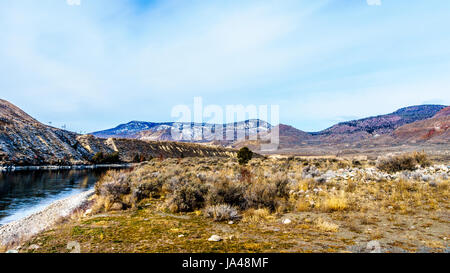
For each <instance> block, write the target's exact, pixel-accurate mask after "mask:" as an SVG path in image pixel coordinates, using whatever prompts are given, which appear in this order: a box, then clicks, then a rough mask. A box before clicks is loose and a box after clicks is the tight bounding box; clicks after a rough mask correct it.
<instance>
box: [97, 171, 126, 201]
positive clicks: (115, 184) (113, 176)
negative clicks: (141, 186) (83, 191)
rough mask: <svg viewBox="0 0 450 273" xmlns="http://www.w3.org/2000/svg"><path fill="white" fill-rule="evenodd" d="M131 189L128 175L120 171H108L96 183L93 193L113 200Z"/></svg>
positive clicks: (116, 199)
mask: <svg viewBox="0 0 450 273" xmlns="http://www.w3.org/2000/svg"><path fill="white" fill-rule="evenodd" d="M130 190H131V186H130V180H129V176H128V175H127V174H125V173H122V172H117V171H109V172H108V173H107V174H106V175H105V176H104V177H103V178H102V179H101V180H100V181H99V182H98V183H97V184H96V185H95V193H96V194H97V195H99V196H105V197H110V198H111V199H112V200H113V201H119V200H121V198H122V196H123V195H126V194H129V193H130Z"/></svg>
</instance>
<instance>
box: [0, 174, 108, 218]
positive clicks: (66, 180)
mask: <svg viewBox="0 0 450 273" xmlns="http://www.w3.org/2000/svg"><path fill="white" fill-rule="evenodd" d="M106 171H107V169H94V170H92V169H91V170H58V171H23V172H6V173H1V172H0V225H2V224H5V223H8V222H11V221H14V220H17V219H20V218H23V217H26V216H28V215H30V214H32V213H34V212H36V211H39V210H40V209H42V208H44V207H45V206H47V205H49V204H50V203H52V202H54V201H56V200H59V199H62V198H65V197H68V196H70V195H72V194H76V193H79V192H83V191H86V190H89V189H90V188H92V187H93V185H94V184H95V183H96V182H97V181H98V179H99V178H100V177H101V176H102V175H103V174H104V173H105V172H106Z"/></svg>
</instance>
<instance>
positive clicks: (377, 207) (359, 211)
mask: <svg viewBox="0 0 450 273" xmlns="http://www.w3.org/2000/svg"><path fill="white" fill-rule="evenodd" d="M356 163H357V164H358V165H367V164H368V163H367V162H364V161H361V162H351V161H348V160H344V161H340V160H337V159H323V158H322V159H318V160H314V159H311V158H309V159H306V160H305V159H296V158H291V159H264V158H257V159H253V160H252V161H250V162H249V163H248V164H247V166H246V167H245V168H242V167H241V166H239V164H238V162H237V160H235V159H219V158H184V159H165V160H158V159H154V160H152V161H150V162H148V163H146V164H143V165H142V166H140V167H138V168H136V169H134V170H132V171H120V172H110V173H108V174H107V175H106V176H105V177H103V179H101V181H100V182H99V183H98V184H97V186H96V195H95V197H94V200H93V201H94V202H93V203H94V204H93V206H92V211H93V215H92V217H95V214H96V213H98V212H110V213H123V216H120V217H119V216H118V217H117V218H116V217H113V218H111V219H110V220H108V221H109V225H110V226H109V227H108V229H107V230H101V232H103V233H104V232H107V233H108V234H109V236H111V237H113V238H115V239H114V240H122V239H120V238H118V236H119V235H120V233H118V230H120V232H124V233H127V232H130V234H131V235H130V236H135V237H136V242H135V243H134V244H139V242H140V241H139V240H147V239H146V238H144V237H142V236H143V235H144V234H145V236H149V237H152V238H158V236H166V235H165V232H166V230H167V228H165V229H164V227H165V226H166V224H167V222H169V221H168V220H167V219H163V218H160V214H163V215H166V217H170V218H171V219H172V218H174V219H182V224H180V223H175V222H174V223H173V226H172V227H171V228H173V229H174V230H177V231H178V230H180V229H182V227H184V226H185V225H188V226H189V225H191V224H192V225H191V226H192V229H191V230H190V231H189V232H190V233H191V234H194V235H195V236H197V237H195V236H194V235H192V236H194V237H193V238H199V237H201V238H203V237H206V238H203V239H202V240H200V239H199V240H198V242H199V243H200V244H201V245H202V250H205V251H210V250H211V248H208V247H206V246H204V245H203V242H204V241H207V238H208V237H207V236H206V235H205V234H198V233H199V231H198V230H197V229H199V228H200V226H201V230H202V232H207V233H208V234H207V235H209V236H210V235H211V234H209V233H210V231H209V229H210V228H211V227H218V228H217V230H216V232H217V233H218V234H221V232H224V231H226V230H230V229H232V230H235V229H239V230H242V233H241V236H244V237H246V238H252V239H247V241H245V242H242V243H243V245H240V246H242V247H247V246H249V245H252V248H250V249H255V250H256V249H258V250H260V249H261V248H259V246H261V242H262V241H264V242H265V243H267V244H269V245H271V247H275V248H276V249H278V250H279V251H282V250H283V248H282V246H283V245H284V247H287V245H286V244H287V242H292V241H293V240H296V239H293V238H292V237H290V235H289V234H292V236H297V237H295V238H297V239H298V240H300V241H302V242H308V243H310V244H312V245H313V244H314V242H315V241H316V240H319V239H318V237H317V236H319V237H321V236H323V237H321V238H322V240H325V239H323V238H326V240H328V242H329V243H332V244H338V243H337V242H336V241H334V242H330V240H331V241H332V240H333V239H332V238H334V237H330V236H338V235H337V234H346V235H347V236H346V238H342V241H339V242H340V243H341V245H348V244H349V243H350V241H351V240H352V239H348V238H357V237H358V238H359V237H361V238H362V239H361V240H363V241H364V240H372V239H377V240H378V239H383V240H385V239H386V238H391V239H397V238H396V237H393V236H394V235H395V234H397V233H399V234H400V230H401V231H402V232H403V231H404V230H408V229H409V227H410V226H412V225H416V226H419V227H420V228H428V227H431V228H435V229H437V230H438V233H436V234H439V236H440V237H434V239H433V240H439V238H443V237H444V236H442V232H444V233H445V230H444V229H443V228H442V226H445V225H448V222H445V220H443V219H442V215H443V214H445V213H448V209H449V199H448V196H450V187H449V181H448V180H443V181H437V182H436V184H435V185H430V183H428V182H423V181H415V180H403V179H396V180H394V179H390V180H385V181H379V182H376V181H370V180H367V179H366V178H365V177H364V176H362V175H358V174H357V175H356V176H354V177H348V178H345V180H341V181H334V180H331V181H328V182H316V181H315V180H314V179H303V178H302V171H303V169H304V168H305V167H307V166H317V167H318V170H319V171H320V172H322V173H325V172H326V171H327V170H329V169H337V168H339V167H341V166H352V164H356ZM149 203H150V204H152V206H151V207H148V206H147V204H149ZM119 210H121V211H119ZM128 210H130V212H129V211H128ZM111 211H112V212H111ZM144 212H145V213H144ZM134 215H142V217H141V218H143V219H145V218H147V217H149V218H151V219H153V220H154V219H157V221H160V226H161V228H162V229H164V230H165V231H158V232H156V231H154V229H155V227H154V226H152V225H151V223H149V224H147V223H143V221H144V220H142V219H141V218H139V217H138V218H136V219H135V216H134ZM148 215H152V216H151V217H150V216H148ZM419 216H420V217H421V218H420V219H419V220H414V221H413V220H411V219H415V218H416V217H419ZM130 217H131V220H130V219H129V218H130ZM152 217H153V218H152ZM179 217H181V218H179ZM184 217H187V218H184ZM81 218H83V217H81ZM188 218H190V219H195V225H194V224H193V222H192V221H193V220H188ZM285 218H290V219H291V220H293V222H292V224H290V225H284V224H282V221H281V220H282V219H285ZM133 219H134V220H133ZM294 219H296V220H294ZM399 219H403V220H402V221H400V220H399ZM119 220H120V221H121V223H122V222H123V223H124V225H125V226H124V227H123V228H122V227H120V228H119V226H117V225H116V222H118V221H119ZM153 220H151V221H153ZM228 220H233V221H234V222H235V223H234V224H233V225H228V224H227V223H226V221H228ZM180 221H181V220H180ZM421 221H422V222H426V223H427V225H426V227H425V225H421V224H420V223H421ZM413 222H417V223H418V224H415V223H414V224H413ZM380 223H383V225H382V226H381V224H380ZM121 225H122V224H121ZM223 225H225V227H223ZM206 226H208V228H205V227H206ZM422 226H424V227H422ZM219 227H220V228H219ZM268 227H270V229H271V230H281V231H279V232H275V233H270V230H269V231H267V229H266V228H268ZM83 228H84V229H83V230H82V234H83V236H86V237H82V238H86V240H90V239H87V238H89V236H90V235H91V232H93V233H95V232H100V231H99V230H97V228H96V229H95V230H92V228H91V225H90V224H86V225H85V226H84V227H83ZM141 229H143V230H141ZM152 230H153V231H152ZM71 232H72V231H71ZM77 232H81V231H79V230H75V234H78V233H77ZM155 232H156V233H155ZM267 232H269V233H267ZM310 232H312V233H313V235H310V234H309V233H310ZM424 232H425V231H422V233H418V234H419V235H420V234H425V233H428V232H429V231H426V232H425V233H424ZM71 234H73V233H71ZM95 234H96V233H95ZM139 234H142V236H140V235H139ZM158 234H159V235H158ZM182 234H184V233H182ZM233 234H234V233H232V234H231V235H233ZM393 234H394V235H393ZM157 235H158V236H157ZM231 235H230V236H231ZM444 235H445V236H446V237H448V236H447V235H448V230H447V234H444ZM61 236H62V235H61ZM70 236H72V237H73V236H74V235H70ZM105 236H106V235H105ZM120 236H122V235H120ZM120 236H119V237H120ZM175 236H178V234H176V235H175ZM267 236H272V237H270V238H276V240H277V241H276V242H275V241H274V242H271V241H267V240H269V239H268V237H267ZM411 236H412V235H411ZM416 236H417V235H416ZM75 237H76V236H75ZM106 238H108V237H106ZM177 238H178V237H177ZM254 238H259V239H258V240H256V241H252V240H253V239H254ZM111 240H112V239H111ZM155 240H158V239H155ZM167 240H168V242H162V241H161V242H159V241H158V242H153V243H154V244H158V245H159V246H160V247H161V248H156V250H161V251H166V250H170V251H175V252H177V251H179V249H192V246H190V245H186V244H183V245H182V246H180V245H178V246H177V243H174V244H172V243H170V242H173V241H175V242H179V244H181V242H180V241H178V239H176V240H174V239H173V238H172V239H170V238H167ZM386 240H387V239H386ZM423 240H428V238H423ZM196 242H197V241H196ZM91 243H92V244H95V245H96V246H98V247H100V248H101V249H103V246H102V245H101V244H100V243H105V241H102V240H100V241H98V242H97V241H95V242H92V241H86V245H90V244H91ZM123 244H125V243H123ZM149 244H150V243H149ZM227 244H228V243H224V244H223V248H221V249H222V250H224V251H227V247H226V246H227ZM230 244H232V242H231V241H230ZM275 244H276V246H275ZM318 244H319V243H318ZM125 245H126V244H125ZM167 245H169V246H170V247H166V246H167ZM294 245H298V244H294ZM319 245H320V244H319ZM436 245H437V244H436ZM126 246H127V247H129V249H133V248H132V245H126ZM234 246H236V245H233V247H234ZM257 246H258V247H257ZM48 247H49V249H52V248H51V247H52V245H51V244H48ZM146 247H150V245H146ZM177 247H178V248H177ZM150 248H151V249H154V248H152V247H150ZM233 249H238V250H240V251H242V250H245V251H247V250H248V249H245V248H233ZM270 249H272V248H270ZM122 250H123V249H122ZM295 250H298V249H290V251H295ZM341 250H342V249H341ZM105 251H107V250H105ZM196 251H197V250H196ZM265 251H267V249H265ZM269 251H270V250H269ZM314 251H320V249H315V250H314Z"/></svg>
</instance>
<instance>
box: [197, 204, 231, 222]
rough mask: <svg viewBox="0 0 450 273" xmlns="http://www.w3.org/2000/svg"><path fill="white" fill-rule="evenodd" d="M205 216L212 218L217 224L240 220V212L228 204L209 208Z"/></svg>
mask: <svg viewBox="0 0 450 273" xmlns="http://www.w3.org/2000/svg"><path fill="white" fill-rule="evenodd" d="M205 216H206V217H208V218H212V219H213V220H214V221H216V222H221V221H230V220H236V219H239V218H240V216H239V212H238V210H237V209H236V208H234V207H232V206H230V205H228V204H220V205H215V206H208V207H207V208H206V209H205Z"/></svg>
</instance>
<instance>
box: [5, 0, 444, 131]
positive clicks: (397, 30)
mask: <svg viewBox="0 0 450 273" xmlns="http://www.w3.org/2000/svg"><path fill="white" fill-rule="evenodd" d="M80 1H81V2H80V5H68V3H67V1H66V0H39V1H36V0H4V1H2V3H1V5H0V30H1V35H0V60H1V61H0V97H1V98H3V99H7V100H9V101H10V102H12V103H14V104H16V105H17V106H19V107H21V108H22V109H24V110H25V111H26V112H28V113H29V114H31V115H32V116H34V117H36V118H37V119H38V120H40V121H42V122H44V123H48V122H49V121H52V124H53V125H55V126H61V125H63V124H66V125H67V128H68V129H70V130H75V131H86V132H91V131H95V130H100V129H106V128H110V127H114V126H116V125H117V124H119V123H124V122H128V121H131V120H146V121H169V120H173V118H172V117H171V109H172V107H173V106H175V105H178V104H192V103H193V99H194V97H196V96H201V97H202V98H203V102H204V104H218V105H223V106H225V105H228V104H244V105H248V104H255V105H261V104H269V105H270V104H277V105H279V106H280V121H281V122H282V123H285V124H290V125H293V126H295V127H297V128H299V129H302V130H305V131H317V130H321V129H325V128H327V127H328V126H331V125H332V124H334V123H336V122H340V121H344V120H349V119H354V118H359V117H366V116H371V115H377V114H384V113H389V112H392V111H394V110H396V109H398V108H401V107H404V106H408V105H416V104H424V103H427V104H428V103H436V104H445V105H449V104H450V92H449V86H450V16H449V14H450V1H447V0H440V1H438V0H428V1H422V0H381V1H378V0H369V1H367V0H345V1H342V0H327V1H325V0H324V1H322V0H310V1H302V0H295V1H294V0H283V1H279V0H277V1H275V0H273V1H264V0H258V1H256V0H254V1H245V0H243V1H200V0H198V1H190V0H178V1H170V0H169V1H159V0H152V1H145V0H116V1H111V0H80ZM368 2H369V3H371V5H369V4H368ZM374 3H378V4H380V5H375V4H374Z"/></svg>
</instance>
